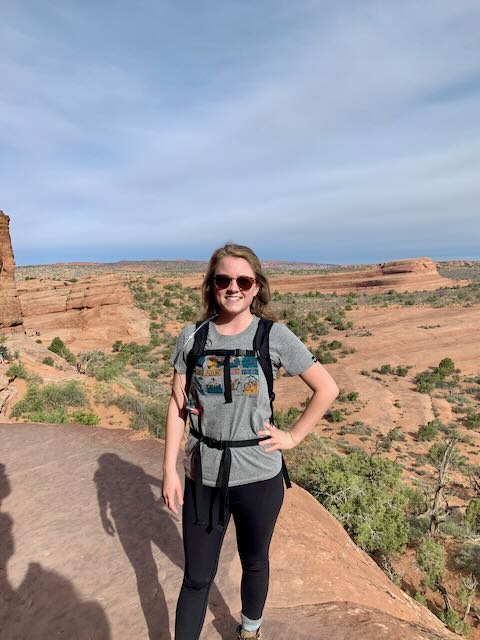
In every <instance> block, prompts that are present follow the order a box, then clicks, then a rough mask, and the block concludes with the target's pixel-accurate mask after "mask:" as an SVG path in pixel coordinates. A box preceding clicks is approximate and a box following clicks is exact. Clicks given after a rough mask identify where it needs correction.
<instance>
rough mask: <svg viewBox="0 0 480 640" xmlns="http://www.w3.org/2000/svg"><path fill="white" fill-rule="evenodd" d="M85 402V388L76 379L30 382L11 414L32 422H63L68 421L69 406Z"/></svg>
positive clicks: (77, 405)
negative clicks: (62, 381)
mask: <svg viewBox="0 0 480 640" xmlns="http://www.w3.org/2000/svg"><path fill="white" fill-rule="evenodd" d="M86 404H87V397H86V394H85V390H84V389H83V387H82V385H81V384H80V383H79V382H77V381H76V380H70V381H68V382H64V383H62V384H47V385H44V386H40V385H38V384H35V383H30V384H29V385H28V387H27V392H26V394H25V397H24V398H23V399H22V400H20V401H19V402H17V403H16V405H15V406H14V407H13V409H12V413H11V415H12V417H14V418H26V419H27V420H31V421H33V422H51V423H65V422H68V421H69V415H68V410H67V409H68V408H69V407H83V406H85V405H86Z"/></svg>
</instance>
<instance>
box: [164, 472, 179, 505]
mask: <svg viewBox="0 0 480 640" xmlns="http://www.w3.org/2000/svg"><path fill="white" fill-rule="evenodd" d="M162 497H163V501H164V502H165V504H166V505H167V507H168V508H169V509H170V511H173V512H174V513H176V514H178V510H177V505H176V503H177V500H178V504H183V491H182V483H181V482H180V477H179V475H178V472H177V470H176V469H174V470H171V471H167V470H166V469H164V470H163V481H162Z"/></svg>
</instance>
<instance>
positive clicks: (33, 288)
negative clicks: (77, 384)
mask: <svg viewBox="0 0 480 640" xmlns="http://www.w3.org/2000/svg"><path fill="white" fill-rule="evenodd" d="M17 289H18V295H19V298H20V302H21V305H22V311H23V318H24V326H25V330H26V333H27V335H30V336H34V335H36V332H37V331H38V332H39V333H40V336H41V339H42V340H44V341H47V340H48V341H50V340H51V339H52V338H54V337H55V336H57V335H58V336H59V337H61V338H62V340H64V341H65V342H66V343H67V344H68V346H69V347H70V348H71V349H73V350H74V351H79V350H84V349H93V348H98V349H104V348H106V346H111V345H112V344H113V342H115V341H116V340H123V341H125V342H130V341H135V342H140V343H142V342H148V340H149V319H148V317H147V315H146V314H145V313H143V312H142V311H141V310H139V309H137V308H136V307H135V304H134V301H133V298H132V294H131V292H130V290H129V289H128V286H127V284H126V278H122V277H119V276H118V275H112V274H103V275H98V276H95V277H86V278H82V279H80V280H78V282H69V281H67V280H65V281H56V280H42V279H33V280H23V281H20V282H18V283H17Z"/></svg>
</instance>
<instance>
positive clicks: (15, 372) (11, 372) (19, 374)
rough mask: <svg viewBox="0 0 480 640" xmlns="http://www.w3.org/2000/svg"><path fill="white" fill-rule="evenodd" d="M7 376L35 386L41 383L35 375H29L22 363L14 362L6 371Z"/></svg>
mask: <svg viewBox="0 0 480 640" xmlns="http://www.w3.org/2000/svg"><path fill="white" fill-rule="evenodd" d="M7 376H8V377H9V378H21V379H22V380H26V381H27V382H32V383H36V384H41V383H42V378H41V377H40V376H39V375H37V374H36V373H30V372H29V371H28V370H27V368H26V367H25V365H24V364H23V362H14V363H13V364H11V365H10V366H9V367H8V369H7Z"/></svg>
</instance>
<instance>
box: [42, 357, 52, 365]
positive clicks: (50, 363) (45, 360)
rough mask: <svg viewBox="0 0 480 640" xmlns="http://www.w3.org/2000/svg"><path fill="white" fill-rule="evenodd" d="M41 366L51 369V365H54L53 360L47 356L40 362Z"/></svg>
mask: <svg viewBox="0 0 480 640" xmlns="http://www.w3.org/2000/svg"><path fill="white" fill-rule="evenodd" d="M42 364H48V366H50V367H53V364H54V363H53V358H51V357H50V356H47V357H46V358H44V359H43V360H42Z"/></svg>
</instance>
